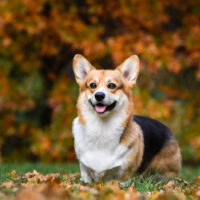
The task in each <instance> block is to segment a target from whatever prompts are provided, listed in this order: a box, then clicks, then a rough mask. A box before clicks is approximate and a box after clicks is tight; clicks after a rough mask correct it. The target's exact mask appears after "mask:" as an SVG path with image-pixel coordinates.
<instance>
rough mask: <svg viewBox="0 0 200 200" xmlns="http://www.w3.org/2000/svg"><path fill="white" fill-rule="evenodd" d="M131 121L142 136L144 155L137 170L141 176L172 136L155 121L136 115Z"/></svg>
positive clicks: (164, 127)
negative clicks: (138, 128) (137, 126)
mask: <svg viewBox="0 0 200 200" xmlns="http://www.w3.org/2000/svg"><path fill="white" fill-rule="evenodd" d="M133 120H134V121H135V122H136V123H137V124H138V125H139V126H140V127H141V129H142V132H143V136H144V154H143V158H142V163H141V165H140V167H139V168H138V170H137V172H138V173H139V174H141V173H142V172H143V171H145V170H146V169H147V167H148V166H149V164H150V163H151V161H152V160H153V158H154V157H155V156H156V155H157V154H158V153H159V152H160V151H161V149H162V148H163V147H164V145H165V144H166V143H167V141H168V140H169V139H170V137H172V136H173V135H174V134H173V133H172V131H171V130H170V129H169V128H168V127H167V126H165V125H164V124H162V123H160V122H159V121H157V120H154V119H151V118H148V117H143V116H138V115H134V116H133Z"/></svg>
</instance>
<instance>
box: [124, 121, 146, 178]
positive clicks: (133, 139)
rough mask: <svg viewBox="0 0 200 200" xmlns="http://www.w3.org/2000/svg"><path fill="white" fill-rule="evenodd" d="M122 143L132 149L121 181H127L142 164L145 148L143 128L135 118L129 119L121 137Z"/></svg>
mask: <svg viewBox="0 0 200 200" xmlns="http://www.w3.org/2000/svg"><path fill="white" fill-rule="evenodd" d="M120 144H123V145H125V146H127V147H129V148H131V149H132V151H131V153H130V154H129V156H128V157H127V164H126V170H125V172H124V173H123V174H122V176H121V177H120V180H121V181H126V180H128V179H129V178H130V177H131V176H133V174H134V173H135V172H136V171H137V169H138V167H139V166H140V164H141V162H142V156H143V150H144V142H143V136H142V130H141V128H140V127H139V126H138V125H137V124H136V123H135V122H134V121H133V120H129V122H128V125H127V126H126V129H125V131H124V133H123V135H122V137H121V140H120Z"/></svg>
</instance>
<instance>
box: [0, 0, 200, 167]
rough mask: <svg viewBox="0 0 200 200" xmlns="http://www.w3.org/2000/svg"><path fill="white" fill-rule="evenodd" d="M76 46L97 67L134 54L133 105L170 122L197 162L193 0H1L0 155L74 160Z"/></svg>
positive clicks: (197, 56)
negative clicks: (137, 62)
mask: <svg viewBox="0 0 200 200" xmlns="http://www.w3.org/2000/svg"><path fill="white" fill-rule="evenodd" d="M76 53H81V54H83V55H84V56H85V57H87V58H88V60H90V61H91V63H92V64H94V65H95V66H96V67H97V68H114V67H116V66H117V65H119V64H120V63H121V62H122V61H123V60H124V59H126V58H127V57H128V56H130V55H132V54H138V55H139V57H140V59H141V73H140V76H139V79H138V82H137V86H135V87H134V88H133V93H134V102H135V112H136V113H137V114H140V115H147V116H150V117H153V118H155V119H158V120H161V121H162V122H164V123H166V124H167V125H169V127H170V128H171V129H172V130H173V131H174V132H175V134H176V136H177V138H178V140H179V143H180V146H181V149H182V154H183V159H184V161H185V162H190V163H191V162H192V163H195V162H198V161H200V4H199V1H198V0H190V1H186V0H176V1H174V0H167V1H159V0H142V1H141V0H118V1H109V0H96V1H94V0H86V1H79V0H74V1H61V0H50V1H47V0H34V1H30V0H15V1H7V0H1V1H0V158H1V160H3V161H13V160H18V161H25V160H26V161H27V160H28V161H43V162H52V161H58V162H65V161H74V160H75V153H74V150H73V139H72V134H71V124H72V120H73V118H74V117H75V116H76V99H77V95H78V86H77V84H76V83H75V81H74V78H73V73H72V58H73V56H74V54H76Z"/></svg>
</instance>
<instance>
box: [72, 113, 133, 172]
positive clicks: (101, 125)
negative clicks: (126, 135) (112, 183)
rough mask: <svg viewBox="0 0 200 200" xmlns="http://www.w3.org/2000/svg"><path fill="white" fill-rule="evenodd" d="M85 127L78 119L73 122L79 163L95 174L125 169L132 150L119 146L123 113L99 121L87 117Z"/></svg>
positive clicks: (122, 128)
mask: <svg viewBox="0 0 200 200" xmlns="http://www.w3.org/2000/svg"><path fill="white" fill-rule="evenodd" d="M87 116H88V117H87V123H86V125H85V126H83V125H82V124H80V123H79V118H78V117H77V118H76V119H75V120H74V122H73V135H74V139H75V150H76V154H77V157H78V159H79V161H80V162H81V163H82V164H84V165H85V166H86V167H88V168H89V169H91V170H92V171H94V172H95V174H104V173H105V172H106V171H107V170H110V169H113V168H116V167H119V168H120V169H121V168H123V165H124V164H125V160H126V157H127V155H128V154H129V152H130V150H129V149H128V148H127V147H125V146H123V145H121V144H119V142H120V138H121V135H122V133H123V131H124V127H123V126H122V125H121V119H122V117H123V113H120V114H119V116H118V115H116V116H115V117H114V118H108V119H99V117H98V116H95V115H92V116H91V115H89V114H88V115H87Z"/></svg>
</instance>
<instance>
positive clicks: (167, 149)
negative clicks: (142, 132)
mask: <svg viewBox="0 0 200 200" xmlns="http://www.w3.org/2000/svg"><path fill="white" fill-rule="evenodd" d="M180 169H181V153H180V148H179V146H178V143H177V141H176V139H175V138H174V137H173V138H172V139H170V141H169V142H168V143H167V144H166V145H165V146H164V148H163V149H162V150H161V152H160V153H159V154H158V155H157V156H155V158H154V159H153V161H152V162H151V164H150V166H149V168H148V169H147V171H157V172H160V173H161V174H163V175H164V176H166V177H174V176H177V175H178V173H179V171H180Z"/></svg>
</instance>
